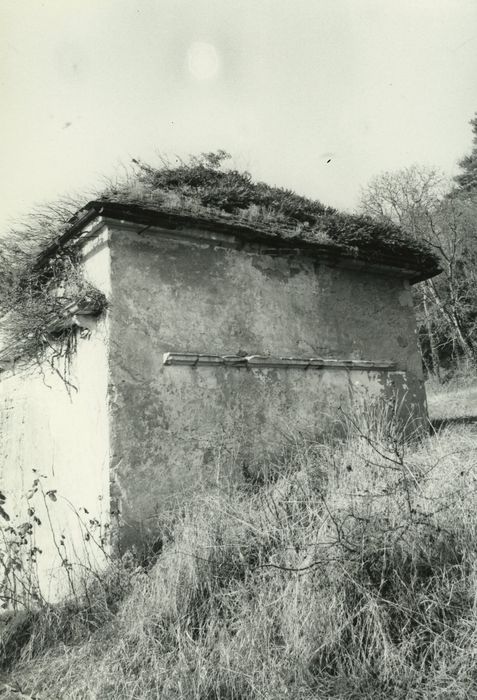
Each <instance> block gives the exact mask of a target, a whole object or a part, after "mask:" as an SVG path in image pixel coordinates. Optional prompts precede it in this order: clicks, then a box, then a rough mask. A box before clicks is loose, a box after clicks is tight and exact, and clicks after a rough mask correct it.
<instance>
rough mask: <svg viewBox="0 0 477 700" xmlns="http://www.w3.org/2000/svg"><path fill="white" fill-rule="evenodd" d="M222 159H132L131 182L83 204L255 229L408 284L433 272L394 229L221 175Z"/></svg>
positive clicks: (430, 256)
mask: <svg viewBox="0 0 477 700" xmlns="http://www.w3.org/2000/svg"><path fill="white" fill-rule="evenodd" d="M228 157H229V156H228V154H226V153H225V152H223V151H219V152H217V153H208V154H203V155H202V156H200V157H193V158H191V160H190V161H189V162H187V163H182V162H181V163H179V164H178V165H173V166H172V165H170V164H168V163H164V164H163V165H162V167H158V168H155V167H152V166H150V165H147V164H144V163H141V162H139V161H134V162H135V164H136V167H137V172H136V176H135V178H133V179H129V180H128V181H127V182H123V183H122V184H119V185H115V186H113V187H110V188H109V189H108V190H107V191H106V192H104V193H102V195H101V199H100V201H99V202H95V203H90V206H94V205H95V204H96V205H99V204H104V205H106V206H107V205H108V204H109V203H111V204H113V205H121V206H122V207H123V208H124V211H125V212H126V211H127V210H128V208H129V212H130V213H131V214H134V213H135V212H136V214H137V212H138V211H139V210H140V209H142V210H143V211H144V212H157V213H158V214H163V215H165V214H170V215H171V216H173V215H174V213H175V214H181V215H182V216H183V217H184V216H185V217H187V216H188V217H190V218H193V219H195V220H196V221H202V222H206V221H210V222H215V223H216V224H217V223H221V224H223V225H224V226H229V227H234V228H235V230H236V231H237V232H238V233H239V234H240V231H241V232H242V233H245V232H246V231H247V230H255V231H256V232H257V237H259V236H260V237H263V236H264V235H265V236H267V237H270V238H274V239H275V240H276V241H282V242H292V243H293V244H294V245H296V246H297V247H299V246H300V245H305V246H306V247H310V246H313V244H316V245H317V246H319V247H320V248H321V249H322V248H323V246H328V247H330V248H332V249H333V250H335V251H337V252H341V254H343V255H345V256H348V257H349V256H353V257H357V258H360V259H362V260H367V261H369V262H376V263H378V262H381V263H385V264H388V265H391V264H394V265H395V266H396V267H403V268H406V269H410V270H412V271H414V272H415V273H416V274H415V275H414V280H418V279H423V278H426V277H430V276H433V275H435V274H437V273H438V272H439V271H440V269H439V263H438V260H437V258H436V256H435V255H434V253H433V252H432V251H431V250H430V248H429V247H428V246H427V245H426V244H425V243H424V242H421V241H418V240H416V239H415V238H412V237H411V236H410V235H408V234H407V233H406V232H405V231H403V230H402V229H401V228H399V227H397V226H395V225H394V224H391V223H389V224H383V223H380V222H377V221H375V220H373V219H371V218H370V217H368V216H360V215H355V214H345V213H340V212H338V211H337V210H336V209H334V208H332V207H328V206H325V205H324V204H322V203H321V202H319V201H318V200H312V199H309V198H307V197H303V196H301V195H298V194H295V193H294V192H292V191H291V190H287V189H284V188H281V187H273V186H270V185H267V184H265V183H263V182H254V181H253V180H252V178H251V176H250V174H249V173H248V172H239V171H237V170H233V169H231V170H224V169H223V168H222V166H223V161H224V160H226V159H227V158H228Z"/></svg>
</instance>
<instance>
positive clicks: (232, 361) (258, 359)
mask: <svg viewBox="0 0 477 700" xmlns="http://www.w3.org/2000/svg"><path fill="white" fill-rule="evenodd" d="M163 364H164V365H168V366H170V365H179V366H186V367H197V366H198V365H208V366H216V365H218V366H221V367H250V368H253V367H257V368H261V367H263V368H269V367H270V368H273V367H276V368H282V369H287V368H290V369H303V370H307V369H333V368H334V369H355V370H388V371H392V370H395V369H396V363H395V362H386V361H375V360H336V359H329V358H322V357H270V356H268V355H246V356H241V355H207V354H203V353H195V352H166V353H164V355H163Z"/></svg>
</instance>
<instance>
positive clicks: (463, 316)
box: [359, 113, 477, 382]
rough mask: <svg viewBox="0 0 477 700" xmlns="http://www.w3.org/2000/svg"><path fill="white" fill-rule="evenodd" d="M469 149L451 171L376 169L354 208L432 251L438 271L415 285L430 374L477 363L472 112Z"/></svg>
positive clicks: (476, 178) (445, 374) (456, 372)
mask: <svg viewBox="0 0 477 700" xmlns="http://www.w3.org/2000/svg"><path fill="white" fill-rule="evenodd" d="M470 124H471V127H472V134H473V147H472V150H471V152H470V153H469V154H468V155H466V156H465V157H464V158H462V160H460V161H459V168H460V172H459V174H458V175H456V176H455V177H454V178H453V179H449V178H448V177H446V176H445V175H444V173H442V172H439V171H438V170H437V169H435V168H432V167H427V166H421V165H411V166H410V167H407V168H403V169H401V170H397V171H393V172H384V173H382V174H380V175H377V176H376V177H374V178H373V179H372V180H371V181H370V182H369V184H368V185H367V186H366V187H365V188H363V190H362V193H361V199H360V204H359V210H360V213H363V214H366V215H368V216H371V217H373V218H374V219H376V220H378V221H380V222H382V223H389V222H391V223H394V224H398V225H399V226H401V227H402V228H404V229H405V230H406V231H407V232H409V233H410V234H411V235H412V236H413V237H415V238H416V239H417V240H419V241H424V242H426V243H428V244H429V245H430V246H431V248H432V249H433V250H434V252H435V253H436V254H437V255H438V257H439V260H440V264H441V268H442V273H441V274H440V275H438V276H437V277H434V278H432V279H428V280H424V281H423V282H420V283H419V284H418V285H415V287H414V301H415V307H416V313H417V321H418V328H419V339H420V344H421V348H422V354H423V362H424V366H425V370H426V374H427V376H428V378H433V379H435V380H437V381H438V382H445V381H447V380H449V379H451V378H455V377H459V376H460V375H462V374H464V375H469V374H470V375H472V374H475V368H476V365H477V338H476V330H477V236H476V226H477V113H476V115H475V116H474V118H473V119H472V120H471V122H470Z"/></svg>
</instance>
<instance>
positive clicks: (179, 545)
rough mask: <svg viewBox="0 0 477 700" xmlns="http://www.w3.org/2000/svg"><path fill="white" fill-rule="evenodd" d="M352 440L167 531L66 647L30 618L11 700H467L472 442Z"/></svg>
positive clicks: (305, 450) (361, 431) (476, 611)
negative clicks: (16, 698)
mask: <svg viewBox="0 0 477 700" xmlns="http://www.w3.org/2000/svg"><path fill="white" fill-rule="evenodd" d="M350 428H351V429H350V431H349V432H350V435H349V437H348V438H347V439H346V440H344V441H342V442H341V443H339V444H334V445H332V444H329V445H326V444H322V443H314V442H307V443H302V442H300V443H297V444H294V445H290V448H289V449H288V451H287V458H286V460H282V461H283V463H280V464H276V465H271V466H270V465H268V468H267V470H266V471H267V474H268V475H269V478H268V480H266V482H265V483H263V484H262V485H260V486H257V485H256V484H255V485H245V486H242V487H240V488H239V487H237V488H227V490H224V491H215V492H213V493H211V492H204V493H202V494H199V495H198V496H197V497H196V498H195V500H194V501H193V502H191V503H189V504H188V505H187V506H184V507H183V508H182V509H181V510H177V511H176V512H175V513H173V514H171V515H170V518H169V519H168V521H167V522H164V523H163V526H162V531H163V549H162V552H161V553H160V554H159V555H158V557H157V560H156V561H155V563H154V565H153V566H152V567H150V568H149V569H148V570H146V569H145V568H141V567H138V566H136V565H135V564H134V563H131V562H130V563H129V565H128V566H126V569H127V571H126V574H125V571H124V566H125V564H124V563H123V565H122V566H123V570H122V573H121V572H120V574H121V576H122V577H123V578H122V579H121V580H122V581H124V580H125V579H124V576H126V578H127V582H128V585H127V586H126V587H124V586H123V587H122V588H121V587H120V591H121V595H119V596H118V602H117V608H116V609H112V608H111V606H109V607H107V606H106V607H107V610H108V614H106V615H103V617H102V618H101V624H91V621H90V620H89V621H87V622H84V623H82V624H80V632H78V630H77V631H76V634H75V635H73V636H71V635H70V636H68V635H67V634H66V633H65V636H64V638H63V639H61V634H58V633H57V632H58V629H61V624H59V625H56V627H55V625H53V627H54V628H55V629H56V630H57V632H56V633H55V634H56V636H55V638H54V644H53V645H52V644H51V643H49V642H48V639H47V637H48V635H47V634H45V629H47V628H48V627H49V628H51V627H52V622H51V614H52V613H51V612H50V618H49V621H48V619H47V618H45V619H44V620H42V619H41V615H40V616H39V618H38V619H37V620H36V621H35V624H33V625H32V626H31V630H30V632H29V641H28V643H27V644H26V645H24V646H23V648H22V649H21V650H20V651H18V653H17V660H16V662H15V663H14V664H13V665H12V667H11V669H10V675H9V683H10V684H12V685H14V684H15V683H19V684H20V686H21V688H22V689H24V690H27V691H28V692H30V693H32V694H35V696H39V697H44V698H72V699H75V698H78V699H79V698H111V699H112V698H128V699H129V698H137V699H139V698H161V699H164V700H176V699H177V700H183V699H184V700H186V699H187V700H189V699H190V700H192V699H194V700H219V699H220V700H254V699H257V700H258V699H267V700H275V699H276V700H278V699H282V698H293V699H297V700H299V699H305V698H306V699H310V700H311V698H340V699H341V698H342V699H346V698H349V699H351V698H356V699H357V698H416V699H417V698H422V699H424V698H426V700H427V699H432V698H449V700H450V699H451V698H452V699H455V698H472V697H477V658H476V650H477V607H476V591H477V538H476V534H477V533H476V529H477V515H476V513H477V509H476V506H477V488H476V485H477V434H475V433H474V434H473V433H471V432H465V431H464V430H462V429H457V430H454V431H450V430H447V431H444V432H441V433H440V434H437V435H434V436H433V437H432V438H426V439H425V440H424V441H423V442H422V443H421V444H420V445H418V446H414V447H412V446H410V445H407V444H405V443H404V442H403V441H402V440H400V438H399V436H398V435H397V434H396V433H395V432H393V431H389V430H388V429H385V428H382V427H381V428H379V429H377V430H376V429H373V431H371V430H370V426H369V424H367V423H366V422H359V421H358V422H353V423H352V425H351V426H350ZM118 566H119V565H118ZM128 567H129V568H128ZM110 575H111V574H110ZM97 595H98V596H99V597H100V598H101V596H100V593H99V592H98V594H97ZM101 595H103V599H104V594H101ZM58 614H59V613H58ZM40 642H41V643H40Z"/></svg>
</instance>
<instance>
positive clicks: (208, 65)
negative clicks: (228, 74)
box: [187, 41, 219, 80]
mask: <svg viewBox="0 0 477 700" xmlns="http://www.w3.org/2000/svg"><path fill="white" fill-rule="evenodd" d="M187 67H188V69H189V71H190V73H191V75H192V76H193V77H194V78H195V79H196V80H212V78H215V76H216V75H217V73H218V72H219V57H218V55H217V51H216V49H215V46H212V44H208V43H206V42H205V41H194V43H193V44H191V46H190V47H189V50H188V51H187Z"/></svg>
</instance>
